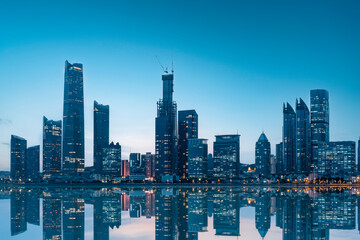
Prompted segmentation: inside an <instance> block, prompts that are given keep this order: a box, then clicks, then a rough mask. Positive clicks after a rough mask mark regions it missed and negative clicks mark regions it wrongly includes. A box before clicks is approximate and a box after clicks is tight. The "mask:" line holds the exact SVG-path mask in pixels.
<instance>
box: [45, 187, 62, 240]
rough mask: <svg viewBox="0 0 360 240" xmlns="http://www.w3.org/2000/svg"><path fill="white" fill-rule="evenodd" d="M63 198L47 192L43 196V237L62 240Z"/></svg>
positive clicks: (46, 239) (47, 239)
mask: <svg viewBox="0 0 360 240" xmlns="http://www.w3.org/2000/svg"><path fill="white" fill-rule="evenodd" d="M61 237H62V234H61V199H60V198H59V197H52V196H51V195H50V194H45V196H44V198H43V239H44V240H61Z"/></svg>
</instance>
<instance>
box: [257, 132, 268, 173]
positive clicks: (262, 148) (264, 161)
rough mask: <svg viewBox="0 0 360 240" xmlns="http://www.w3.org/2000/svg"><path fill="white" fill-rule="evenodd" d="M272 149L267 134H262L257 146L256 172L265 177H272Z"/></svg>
mask: <svg viewBox="0 0 360 240" xmlns="http://www.w3.org/2000/svg"><path fill="white" fill-rule="evenodd" d="M270 157H271V147H270V142H269V140H268V138H267V137H266V135H265V133H262V134H261V135H260V137H259V139H258V141H257V142H256V144H255V165H256V171H257V172H258V173H259V175H261V176H263V177H268V176H269V175H270V160H271V159H270Z"/></svg>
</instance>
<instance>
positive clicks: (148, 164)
mask: <svg viewBox="0 0 360 240" xmlns="http://www.w3.org/2000/svg"><path fill="white" fill-rule="evenodd" d="M143 156H144V159H145V177H146V178H155V154H151V152H147V153H146V154H145V155H143Z"/></svg>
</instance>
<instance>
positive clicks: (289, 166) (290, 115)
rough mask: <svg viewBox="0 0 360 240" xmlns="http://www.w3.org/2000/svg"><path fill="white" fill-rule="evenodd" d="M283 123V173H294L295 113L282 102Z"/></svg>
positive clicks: (288, 105) (289, 106) (287, 104)
mask: <svg viewBox="0 0 360 240" xmlns="http://www.w3.org/2000/svg"><path fill="white" fill-rule="evenodd" d="M283 113H284V123H283V141H282V142H283V151H284V153H283V156H284V157H283V169H282V170H283V173H284V174H292V173H295V162H296V114H295V111H294V109H293V108H292V107H291V105H290V104H289V103H286V105H285V104H284V108H283Z"/></svg>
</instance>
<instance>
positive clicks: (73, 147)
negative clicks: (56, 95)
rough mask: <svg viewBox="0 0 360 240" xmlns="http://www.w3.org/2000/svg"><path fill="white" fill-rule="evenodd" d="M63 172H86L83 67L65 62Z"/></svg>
mask: <svg viewBox="0 0 360 240" xmlns="http://www.w3.org/2000/svg"><path fill="white" fill-rule="evenodd" d="M63 116H64V120H63V124H64V125H63V144H62V147H63V150H62V154H63V155H62V161H63V162H62V171H63V172H64V173H67V174H76V173H79V172H83V171H84V162H85V154H84V90H83V66H82V64H80V63H74V64H70V63H69V62H68V61H66V62H65V86H64V115H63Z"/></svg>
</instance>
